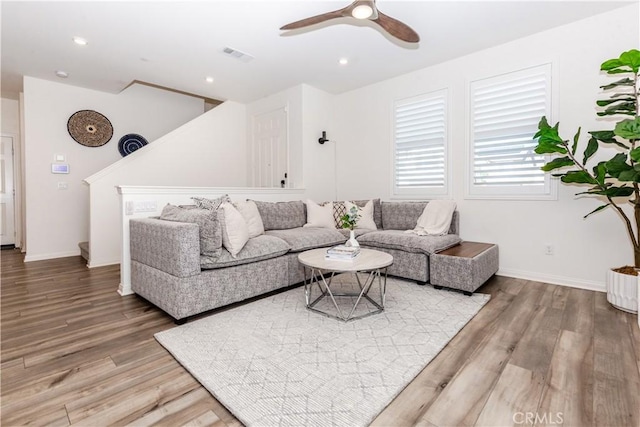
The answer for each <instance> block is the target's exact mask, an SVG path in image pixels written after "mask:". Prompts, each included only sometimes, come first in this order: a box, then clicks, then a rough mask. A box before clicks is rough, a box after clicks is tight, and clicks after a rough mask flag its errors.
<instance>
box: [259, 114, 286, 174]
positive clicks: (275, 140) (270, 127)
mask: <svg viewBox="0 0 640 427" xmlns="http://www.w3.org/2000/svg"><path fill="white" fill-rule="evenodd" d="M287 149H288V146H287V111H286V109H285V108H279V109H277V110H274V111H270V112H268V113H263V114H259V115H255V116H253V156H252V159H253V160H252V161H253V165H252V169H253V185H255V186H256V187H286V186H287V180H288V174H287V170H288V157H289V156H288V152H287Z"/></svg>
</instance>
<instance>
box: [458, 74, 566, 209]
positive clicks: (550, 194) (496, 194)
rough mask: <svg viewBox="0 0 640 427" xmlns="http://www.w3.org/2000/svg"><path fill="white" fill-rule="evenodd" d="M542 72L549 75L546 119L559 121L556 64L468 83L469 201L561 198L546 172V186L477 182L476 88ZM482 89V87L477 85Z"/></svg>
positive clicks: (555, 181) (545, 158)
mask: <svg viewBox="0 0 640 427" xmlns="http://www.w3.org/2000/svg"><path fill="white" fill-rule="evenodd" d="M540 73H542V74H543V75H544V76H545V80H546V84H547V87H546V89H547V93H546V95H547V96H546V100H545V101H546V107H545V109H546V111H545V116H546V117H547V120H548V121H549V122H555V117H554V111H556V105H555V104H556V99H557V94H556V92H555V86H556V85H554V81H557V76H555V75H554V73H555V67H553V66H552V63H550V62H549V63H544V64H540V65H535V66H531V67H527V68H522V69H518V70H515V71H510V72H505V73H502V74H498V75H492V76H488V77H482V78H476V79H473V80H468V81H467V85H466V86H467V88H466V89H467V90H466V97H467V100H466V122H467V123H466V138H465V142H466V144H465V145H466V151H465V154H466V155H465V158H466V167H465V175H466V176H465V194H464V198H465V199H495V200H557V198H558V190H557V189H558V182H557V181H558V180H557V179H555V178H553V177H551V175H550V174H548V173H544V175H543V176H544V183H543V185H542V186H541V187H539V186H523V185H495V186H482V185H476V184H475V183H474V178H475V176H474V175H475V171H474V164H475V152H474V151H475V141H474V104H473V98H474V92H473V91H474V86H475V85H476V84H479V85H480V86H479V88H482V87H486V86H489V85H492V84H495V83H499V82H500V81H502V82H507V81H510V80H514V79H517V78H519V77H524V76H531V75H534V74H535V75H538V74H540ZM476 87H478V86H476ZM543 157H544V161H545V162H547V161H549V160H550V158H551V156H549V155H544V156H543Z"/></svg>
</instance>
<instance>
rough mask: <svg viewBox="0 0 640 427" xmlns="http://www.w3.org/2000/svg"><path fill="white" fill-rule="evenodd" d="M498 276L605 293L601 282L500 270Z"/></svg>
mask: <svg viewBox="0 0 640 427" xmlns="http://www.w3.org/2000/svg"><path fill="white" fill-rule="evenodd" d="M496 275H498V276H506V277H513V278H515V279H524V280H534V281H536V282H543V283H550V284H552V285H560V286H568V287H570V288H578V289H586V290H588V291H596V292H606V291H607V290H606V286H605V284H604V283H601V282H592V281H589V280H576V279H573V278H571V277H566V276H554V275H551V274H544V273H537V272H534V271H522V270H513V269H509V268H505V269H503V268H501V269H500V270H498V272H497V273H496Z"/></svg>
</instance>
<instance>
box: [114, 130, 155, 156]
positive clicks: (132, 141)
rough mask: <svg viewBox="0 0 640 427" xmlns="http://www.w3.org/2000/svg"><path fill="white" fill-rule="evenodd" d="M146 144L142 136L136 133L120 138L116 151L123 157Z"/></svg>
mask: <svg viewBox="0 0 640 427" xmlns="http://www.w3.org/2000/svg"><path fill="white" fill-rule="evenodd" d="M147 144H148V142H147V140H146V139H144V137H143V136H141V135H138V134H137V133H130V134H127V135H125V136H123V137H122V138H120V141H119V142H118V151H120V154H122V157H125V156H127V155H129V154H131V153H133V152H134V151H136V150H138V149H140V148H142V147H144V146H145V145H147Z"/></svg>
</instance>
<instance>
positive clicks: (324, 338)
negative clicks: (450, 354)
mask: <svg viewBox="0 0 640 427" xmlns="http://www.w3.org/2000/svg"><path fill="white" fill-rule="evenodd" d="M342 282H344V283H343V284H342V285H340V284H339V283H338V284H335V285H334V286H336V288H337V287H338V286H348V285H347V281H346V280H342ZM375 291H377V287H376V288H374V290H373V291H372V294H373V293H374V292H375ZM338 300H339V301H340V303H339V304H340V305H343V304H344V305H345V306H346V305H347V304H348V303H349V302H350V301H349V300H348V298H338ZM487 301H489V295H484V294H475V295H473V296H470V297H469V296H465V295H462V294H460V293H457V292H449V291H445V290H435V289H433V288H432V287H431V286H418V285H416V284H415V282H406V281H402V280H398V279H391V278H390V279H388V282H387V293H386V304H385V310H384V312H382V313H379V314H375V315H372V316H370V317H365V318H363V319H359V320H354V321H350V322H346V323H345V322H342V321H339V320H336V319H333V318H329V317H326V316H323V315H321V314H318V313H314V312H311V311H308V310H307V309H306V307H305V298H304V289H303V288H295V289H292V290H289V291H287V292H283V293H280V294H277V295H273V296H269V297H267V298H265V299H261V300H258V301H255V302H251V303H248V304H246V305H243V306H240V307H237V308H233V309H231V310H228V311H224V312H220V313H216V314H213V315H211V316H209V317H206V318H203V319H201V320H197V321H193V322H190V323H187V324H185V325H182V326H179V327H176V328H173V329H170V330H167V331H163V332H160V333H158V334H156V335H155V337H156V339H157V340H158V341H159V342H160V343H161V344H162V345H163V346H164V347H165V348H166V349H167V350H168V351H169V352H170V353H171V354H172V355H173V356H174V357H175V358H176V359H177V360H178V361H179V362H180V363H181V364H182V365H183V366H184V367H185V368H186V369H187V370H188V371H189V372H190V373H191V374H192V375H193V376H194V377H195V378H196V379H197V380H198V381H200V383H201V384H202V385H203V386H204V387H205V388H206V389H207V390H209V392H211V394H213V396H215V397H216V398H217V399H218V400H219V401H220V402H221V403H222V404H223V405H224V406H226V407H227V408H228V409H229V410H230V411H231V412H232V413H233V414H234V415H235V416H236V417H237V418H238V419H239V420H240V421H241V422H242V423H244V424H245V425H247V426H350V427H351V426H365V425H368V424H370V423H371V422H372V421H373V419H374V418H375V417H376V416H377V415H378V414H379V413H380V412H381V411H382V410H383V409H384V408H385V407H386V406H387V405H388V404H389V403H390V402H391V401H392V400H393V399H394V397H395V396H397V395H398V393H400V392H401V391H402V390H403V389H404V387H406V385H407V384H408V383H409V382H411V380H412V379H413V378H415V376H416V375H417V374H418V373H419V372H420V371H421V370H422V369H423V368H424V367H425V366H426V365H427V364H428V363H429V361H431V359H433V358H434V357H435V356H436V355H437V354H438V353H439V352H440V350H442V348H444V346H445V345H446V344H447V343H448V342H449V340H451V338H453V337H454V336H455V335H456V334H457V333H458V332H459V331H460V329H462V327H464V325H465V324H466V323H467V322H468V321H469V320H471V319H472V318H473V316H475V315H476V313H478V311H479V310H480V309H481V308H482V306H483V305H484V304H486V303H487ZM363 308H366V307H365V306H363Z"/></svg>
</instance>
